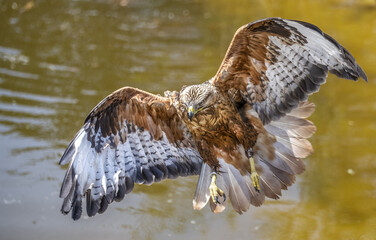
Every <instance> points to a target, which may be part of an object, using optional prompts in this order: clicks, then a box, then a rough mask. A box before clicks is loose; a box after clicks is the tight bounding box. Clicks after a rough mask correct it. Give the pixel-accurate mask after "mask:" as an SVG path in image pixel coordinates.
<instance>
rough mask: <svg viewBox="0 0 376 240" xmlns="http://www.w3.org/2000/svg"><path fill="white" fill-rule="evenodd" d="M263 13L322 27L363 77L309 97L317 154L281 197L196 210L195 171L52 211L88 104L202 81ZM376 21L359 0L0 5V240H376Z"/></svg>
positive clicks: (38, 0) (39, 0) (81, 0)
mask: <svg viewBox="0 0 376 240" xmlns="http://www.w3.org/2000/svg"><path fill="white" fill-rule="evenodd" d="M271 16H280V17H285V18H290V19H299V20H304V21H308V22H312V23H314V24H316V25H318V26H320V28H321V29H322V30H324V31H325V32H327V33H328V34H330V35H331V36H333V37H334V38H335V39H337V40H338V41H339V42H340V43H341V44H343V45H344V46H345V47H346V48H347V49H348V50H349V51H350V52H351V53H352V54H353V55H354V56H355V57H356V59H357V61H358V63H359V64H360V65H361V66H362V67H363V69H364V70H365V72H366V73H367V75H368V78H369V82H368V83H367V84H366V83H365V82H362V81H361V82H352V81H346V80H340V79H337V78H336V77H334V76H329V78H328V83H327V84H326V85H324V86H323V87H322V88H321V90H320V93H318V94H316V95H313V96H312V97H311V98H310V99H311V101H313V102H315V103H316V105H317V106H318V107H317V110H316V112H315V113H314V115H313V116H312V117H311V120H312V121H314V122H315V124H316V126H317V127H318V131H317V133H316V134H315V135H314V136H313V137H312V138H311V142H312V144H313V146H314V149H315V153H314V154H313V155H311V156H310V157H309V158H308V159H307V160H306V165H307V170H306V172H305V173H303V174H302V175H300V176H299V177H298V179H297V183H296V184H295V185H294V186H293V187H291V188H290V189H289V191H285V192H283V197H282V198H281V199H280V200H278V201H274V200H268V201H266V202H265V204H264V205H263V206H262V207H260V208H255V207H251V209H250V210H249V211H248V212H247V213H245V214H243V215H238V214H236V213H234V212H233V211H232V210H231V208H228V209H227V210H226V211H225V212H224V213H222V214H217V215H214V214H212V213H211V212H210V210H209V209H208V208H205V209H204V210H202V211H194V210H193V209H192V197H193V194H194V190H195V185H196V181H197V177H190V178H179V179H177V180H167V181H164V182H162V183H158V184H154V185H152V186H150V187H148V186H136V187H135V189H134V191H133V192H132V194H130V195H128V196H126V198H125V199H124V200H123V201H122V202H120V203H113V204H111V205H110V207H109V209H108V210H107V211H106V212H105V213H104V214H102V215H97V216H95V217H94V218H87V217H83V218H82V219H81V220H79V221H77V222H73V221H72V220H71V219H70V218H69V217H68V216H63V215H62V214H60V205H61V203H62V200H61V199H59V198H58V193H59V189H60V184H61V181H62V178H63V176H64V173H65V168H64V167H60V166H59V165H58V164H57V162H58V160H59V158H60V156H61V154H62V153H63V151H64V149H65V147H66V146H67V144H68V143H69V141H70V140H71V138H72V137H73V136H74V134H75V133H76V131H77V130H78V129H79V128H80V127H81V124H82V123H83V120H84V119H85V117H86V115H87V114H88V113H89V111H90V110H91V108H92V107H94V106H95V105H96V104H97V102H99V101H100V100H101V99H102V98H103V97H105V96H106V95H108V94H109V93H111V92H112V91H114V90H116V89H117V88H120V87H122V86H133V87H138V88H141V89H144V90H146V91H150V92H153V93H163V91H165V90H166V89H170V90H174V89H176V90H178V89H179V88H180V87H181V86H182V85H184V84H194V83H200V82H202V81H205V80H207V79H209V78H210V77H212V76H213V75H214V74H215V72H216V71H217V68H218V67H219V64H220V62H221V61H222V58H223V55H224V54H225V51H226V49H227V47H228V45H229V42H230V40H231V38H232V36H233V33H234V32H235V31H236V29H237V28H238V27H239V26H241V25H243V24H246V23H248V22H251V21H254V20H256V19H260V18H265V17H271ZM375 16H376V9H375V5H374V2H373V1H368V0H362V1H341V0H331V1H327V0H326V1H316V0H312V1H299V2H297V1H280V3H276V2H275V1H249V0H247V1H246V0H236V1H226V0H215V1H214V0H206V1H188V0H179V1H167V0H133V1H132V0H98V1H85V0H74V1H73V0H72V1H47V0H35V1H33V0H31V1H1V2H0V184H1V191H0V238H1V239H17V240H19V239H89V238H90V239H93V240H94V239H104V238H105V239H115V238H116V239H175V238H178V239H209V238H211V239H213V238H217V239H228V238H230V237H231V238H233V239H241V238H242V239H361V240H366V239H367V240H368V239H376V217H375V213H376V161H375V158H376V140H375V139H376V138H375V136H376V122H375V119H376V97H375V93H376V65H375V62H376V44H375V43H376V17H375Z"/></svg>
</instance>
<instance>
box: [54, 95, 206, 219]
mask: <svg viewBox="0 0 376 240" xmlns="http://www.w3.org/2000/svg"><path fill="white" fill-rule="evenodd" d="M68 162H70V164H69V167H68V170H67V172H66V175H65V178H64V181H63V185H62V187H61V192H60V197H62V198H64V202H63V206H62V209H61V211H62V212H63V213H64V214H67V213H69V212H70V211H71V210H72V217H73V219H78V218H80V216H81V213H82V199H83V198H84V196H86V202H87V203H86V209H87V213H88V215H89V216H94V215H95V214H96V213H97V212H99V213H102V212H104V211H105V210H106V208H107V206H108V204H109V203H111V202H112V201H113V200H115V201H120V200H122V199H123V197H124V195H125V194H127V193H129V192H130V191H132V189H133V186H134V183H140V184H152V183H153V182H158V181H161V180H162V179H165V178H176V177H178V176H188V175H194V174H199V172H200V168H201V163H202V159H201V156H200V155H199V153H198V151H197V150H196V147H195V144H194V142H193V141H192V140H191V135H190V133H189V131H188V130H187V129H186V127H185V125H184V124H183V123H182V122H181V121H180V119H179V117H178V115H177V113H176V109H175V108H174V107H173V106H172V104H171V103H170V100H169V99H168V98H164V97H160V96H156V95H152V94H150V93H147V92H144V91H141V90H138V89H134V88H122V89H119V90H118V91H116V92H114V93H112V94H111V95H109V96H108V97H106V98H105V99H104V100H102V101H101V102H100V103H99V104H98V105H97V106H96V107H95V108H94V109H93V110H92V111H91V113H90V114H89V116H88V117H87V119H86V121H85V123H84V125H83V127H82V128H81V129H80V131H79V132H78V133H77V134H76V136H75V138H74V139H73V140H72V142H71V143H70V144H69V146H68V148H67V149H66V151H65V153H64V154H63V156H62V158H61V160H60V164H66V163H68Z"/></svg>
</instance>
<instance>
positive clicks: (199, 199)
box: [193, 163, 211, 210]
mask: <svg viewBox="0 0 376 240" xmlns="http://www.w3.org/2000/svg"><path fill="white" fill-rule="evenodd" d="M210 172H211V169H210V167H209V166H208V165H207V164H206V163H203V164H202V166H201V173H200V177H199V179H198V183H197V187H196V192H195V195H194V197H193V209H195V210H201V209H202V208H203V207H205V205H206V204H207V203H208V201H209V198H210V192H209V186H210Z"/></svg>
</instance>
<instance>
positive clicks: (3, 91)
mask: <svg viewBox="0 0 376 240" xmlns="http://www.w3.org/2000/svg"><path fill="white" fill-rule="evenodd" d="M2 96H7V97H14V98H20V99H26V100H33V101H39V102H46V103H70V104H75V103H77V102H78V100H77V99H74V98H62V97H55V96H46V95H39V94H33V93H25V92H16V91H11V90H6V89H0V97H2Z"/></svg>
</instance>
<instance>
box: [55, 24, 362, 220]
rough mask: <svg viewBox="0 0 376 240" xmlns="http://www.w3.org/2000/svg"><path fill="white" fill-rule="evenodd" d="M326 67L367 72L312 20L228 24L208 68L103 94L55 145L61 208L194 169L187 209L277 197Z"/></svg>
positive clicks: (241, 206)
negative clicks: (201, 76) (226, 43)
mask: <svg viewBox="0 0 376 240" xmlns="http://www.w3.org/2000/svg"><path fill="white" fill-rule="evenodd" d="M328 71H329V72H331V73H333V74H335V75H337V76H338V77H341V78H346V79H351V80H357V79H358V78H359V77H360V78H363V79H364V80H366V81H367V76H366V74H365V73H364V71H363V70H362V69H361V67H360V66H359V65H358V64H357V63H356V61H355V59H354V57H353V56H352V55H351V54H350V53H349V52H348V51H347V50H346V49H345V48H343V47H342V46H341V45H340V44H339V43H338V42H337V41H335V40H334V39H333V38H331V37H330V36H328V35H327V34H325V33H323V32H322V31H321V30H320V29H319V28H318V27H316V26H314V25H312V24H309V23H306V22H301V21H294V20H285V19H281V18H268V19H263V20H259V21H256V22H252V23H249V24H247V25H244V26H242V27H241V28H239V29H238V30H237V32H236V33H235V35H234V38H233V40H232V42H231V44H230V47H229V48H228V50H227V53H226V55H225V57H224V59H223V62H222V64H221V66H220V67H219V70H218V72H217V73H216V74H215V76H214V77H213V78H212V79H210V80H208V81H206V82H204V83H202V84H198V85H192V86H184V87H183V88H182V89H181V90H180V91H179V92H177V91H173V92H169V91H167V92H165V96H164V97H162V96H159V95H154V94H151V93H148V92H145V91H142V90H139V89H135V88H131V87H124V88H121V89H119V90H117V91H115V92H114V93H112V94H110V95H109V96H107V97H106V98H105V99H103V100H102V101H101V102H100V103H99V104H98V105H97V106H96V107H95V108H94V109H93V110H92V111H91V112H90V114H89V116H88V117H87V118H86V120H85V123H84V125H83V127H82V128H81V129H80V130H79V131H78V133H77V134H76V136H75V137H74V139H73V140H72V142H71V143H70V144H69V146H68V148H67V149H66V151H65V153H64V154H63V156H62V158H61V160H60V164H67V163H69V167H68V169H67V172H66V175H65V178H64V181H63V184H62V187H61V192H60V197H61V198H64V202H63V206H62V209H61V211H62V213H64V214H67V213H69V212H70V211H72V217H73V219H75V220H76V219H79V218H80V216H81V214H82V200H83V198H85V197H86V210H87V214H88V216H94V215H95V214H96V213H103V212H104V211H105V210H106V209H107V207H108V205H109V204H110V203H111V202H113V201H114V200H115V201H120V200H122V199H123V198H124V196H125V195H126V194H128V193H130V192H131V191H132V189H133V187H134V184H135V183H138V184H152V183H153V182H159V181H161V180H163V179H166V178H176V177H178V176H190V175H199V179H198V184H197V187H196V192H195V194H194V199H193V207H194V209H202V208H203V207H204V206H205V205H206V204H207V203H208V202H210V207H211V209H212V211H213V212H221V211H223V210H224V209H225V206H226V203H227V202H228V201H229V200H230V201H231V204H232V207H233V208H234V210H235V211H236V212H238V213H242V212H244V211H246V210H247V209H248V208H249V206H250V204H252V205H255V206H259V205H261V204H262V203H263V201H264V199H265V197H268V198H273V199H278V198H279V196H281V190H282V189H287V187H288V186H290V185H291V184H293V183H294V181H295V175H296V174H299V173H302V172H303V171H304V169H305V167H304V163H303V161H302V159H304V158H306V157H307V156H308V155H310V154H311V153H312V151H313V149H312V146H311V144H310V142H309V141H308V140H307V139H308V138H309V137H311V136H312V134H313V133H314V132H315V130H316V128H315V126H314V124H313V123H312V122H310V121H309V120H307V118H308V117H309V116H310V115H311V114H312V113H313V111H314V109H315V105H314V104H312V103H309V102H308V101H307V98H308V96H309V95H310V94H312V93H314V92H317V91H318V90H319V88H320V85H321V84H323V83H325V81H326V77H327V74H328Z"/></svg>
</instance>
